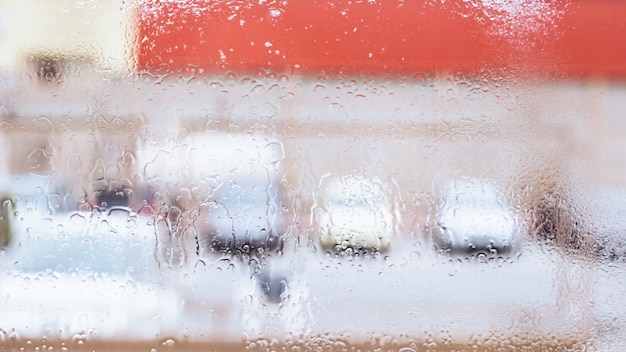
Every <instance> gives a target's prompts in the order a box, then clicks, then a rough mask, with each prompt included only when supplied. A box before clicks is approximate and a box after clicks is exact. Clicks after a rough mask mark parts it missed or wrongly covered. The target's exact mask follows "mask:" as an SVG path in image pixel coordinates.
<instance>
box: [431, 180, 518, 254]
mask: <svg viewBox="0 0 626 352" xmlns="http://www.w3.org/2000/svg"><path fill="white" fill-rule="evenodd" d="M430 216H431V219H430V220H429V224H430V226H429V228H430V232H431V236H432V241H433V244H434V246H435V248H436V249H437V250H438V251H441V252H449V253H451V254H459V255H477V254H481V253H482V254H483V255H486V256H500V255H509V254H512V253H515V252H517V251H519V250H520V247H521V242H522V236H523V233H524V231H522V228H523V226H522V222H521V221H520V218H519V216H518V215H517V213H516V212H515V210H514V209H513V207H512V206H511V204H510V202H509V201H508V199H507V197H506V194H505V192H504V189H503V188H502V187H500V186H499V185H498V184H497V183H495V182H494V181H490V180H485V179H458V180H455V181H453V182H451V183H449V184H448V185H447V186H446V187H444V188H443V190H442V192H441V194H440V196H439V197H438V198H437V202H436V204H434V205H433V206H432V208H431V215H430Z"/></svg>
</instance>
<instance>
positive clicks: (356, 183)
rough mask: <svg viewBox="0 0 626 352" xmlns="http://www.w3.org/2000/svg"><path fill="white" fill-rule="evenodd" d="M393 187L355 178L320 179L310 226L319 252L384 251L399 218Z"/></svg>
mask: <svg viewBox="0 0 626 352" xmlns="http://www.w3.org/2000/svg"><path fill="white" fill-rule="evenodd" d="M396 203H397V192H396V187H395V184H393V183H392V182H383V181H382V180H380V179H378V178H366V177H363V176H359V175H335V174H331V175H326V176H324V177H323V178H322V179H321V182H320V186H319V188H318V191H317V194H316V204H315V206H314V208H313V210H312V212H311V214H312V217H313V219H312V223H313V224H314V228H315V229H316V230H317V233H318V234H319V239H320V243H321V246H322V248H324V249H325V250H335V251H339V252H342V251H346V250H350V251H356V252H362V251H365V252H367V251H378V252H384V251H387V250H388V249H389V248H390V246H391V242H392V239H393V238H394V236H395V234H396V232H397V227H398V224H399V223H400V214H399V212H398V206H397V204H396Z"/></svg>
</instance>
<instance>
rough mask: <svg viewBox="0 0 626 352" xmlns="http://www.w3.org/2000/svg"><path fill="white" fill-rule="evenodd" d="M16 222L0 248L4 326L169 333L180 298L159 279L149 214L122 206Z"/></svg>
mask: <svg viewBox="0 0 626 352" xmlns="http://www.w3.org/2000/svg"><path fill="white" fill-rule="evenodd" d="M31 215H32V214H31ZM17 220H18V221H17V224H13V225H12V226H13V227H14V236H12V238H11V240H10V242H9V243H8V245H7V246H6V247H5V248H4V250H2V251H0V253H1V254H0V312H2V314H0V328H2V329H3V330H4V331H5V332H10V331H13V332H15V333H16V334H17V335H18V336H21V337H24V338H40V337H41V336H47V337H51V338H52V337H54V338H60V339H70V340H71V339H74V340H76V339H78V340H100V339H109V340H110V339H118V340H133V341H135V340H154V339H155V338H159V337H165V336H170V335H169V334H173V333H175V332H176V330H175V324H176V321H177V319H179V312H178V310H179V299H178V298H177V295H176V293H175V292H174V291H173V290H171V289H170V288H167V287H168V285H164V284H163V283H162V282H161V281H160V278H159V275H160V273H159V268H158V263H157V261H156V259H155V244H156V239H155V234H154V226H153V225H150V223H149V220H147V219H144V218H141V217H139V216H137V215H136V214H132V213H129V212H127V211H124V210H120V211H119V212H118V211H115V210H114V211H112V212H107V213H81V212H74V213H67V214H61V215H58V216H55V217H40V218H38V219H37V218H30V219H25V218H24V219H17Z"/></svg>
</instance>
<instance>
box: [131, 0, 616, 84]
mask: <svg viewBox="0 0 626 352" xmlns="http://www.w3.org/2000/svg"><path fill="white" fill-rule="evenodd" d="M473 2H474V3H477V4H479V6H478V7H473V6H471V5H470V4H471V3H472V2H464V1H461V0H448V1H443V0H404V1H402V0H384V1H383V0H376V1H372V0H370V1H369V2H368V1H367V0H363V1H359V0H351V1H346V0H337V1H322V0H319V1H318V0H281V1H275V0H267V1H263V0H259V1H255V2H254V3H253V2H251V1H248V0H232V1H223V0H213V1H209V0H192V1H184V2H160V1H147V2H144V3H143V4H142V5H141V6H142V7H141V8H140V9H139V11H140V15H139V21H140V23H139V31H140V35H139V43H140V44H139V48H138V65H139V70H140V71H143V72H145V71H148V72H174V71H181V70H182V71H187V70H196V71H198V70H202V71H203V72H224V71H237V72H240V71H250V70H256V69H260V68H261V69H269V70H273V71H277V72H301V73H307V72H311V73H318V72H320V71H326V72H334V73H339V72H345V73H380V72H389V73H408V72H415V71H437V70H451V71H454V72H463V73H481V72H485V70H487V71H489V72H499V71H500V70H506V72H509V73H513V74H515V73H520V74H533V75H541V76H557V77H571V76H608V77H611V78H626V1H611V0H597V1H593V0H571V1H569V2H568V1H545V3H550V5H545V4H536V3H539V1H525V3H535V4H534V5H533V4H526V5H524V6H525V7H523V8H522V10H520V11H510V12H507V11H505V10H502V9H499V10H498V9H495V8H494V9H490V8H488V7H484V6H482V5H480V4H482V2H481V1H478V0H477V1H473ZM492 2H495V1H492ZM555 4H557V5H555ZM520 6H521V5H520Z"/></svg>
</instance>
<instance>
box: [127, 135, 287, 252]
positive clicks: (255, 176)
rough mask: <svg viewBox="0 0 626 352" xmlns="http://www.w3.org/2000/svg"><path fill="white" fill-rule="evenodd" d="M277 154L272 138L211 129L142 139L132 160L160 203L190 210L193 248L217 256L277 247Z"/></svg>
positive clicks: (278, 147)
mask: <svg viewBox="0 0 626 352" xmlns="http://www.w3.org/2000/svg"><path fill="white" fill-rule="evenodd" d="M283 157H284V151H283V149H282V144H281V142H280V141H279V140H277V139H275V138H272V137H269V136H264V135H244V134H242V135H230V134H226V133H220V132H215V133H198V134H196V135H191V136H189V137H188V138H187V139H185V140H184V141H172V143H171V144H163V145H161V144H159V143H156V142H155V143H146V144H145V145H143V146H142V147H141V148H140V149H139V152H138V159H139V163H138V164H139V165H141V167H142V170H141V172H142V173H143V174H144V176H145V182H146V184H147V185H148V186H149V187H150V188H151V189H152V190H154V191H155V192H158V194H161V195H167V197H169V199H165V200H164V202H165V203H169V205H171V206H172V207H176V208H177V209H180V214H182V215H181V216H186V215H187V214H193V215H190V216H189V220H190V221H191V222H193V227H194V229H195V231H196V233H197V236H198V243H197V246H198V251H199V252H203V253H205V252H208V253H209V254H217V255H222V254H225V253H231V254H240V253H253V252H256V251H266V250H274V249H277V248H279V247H280V246H281V241H280V232H281V226H282V223H283V221H282V212H281V209H282V207H281V206H280V202H281V201H282V198H281V185H280V182H281V181H282V177H283V175H282V173H281V171H282V170H281V167H282V163H281V160H282V158H283ZM183 220H185V219H183Z"/></svg>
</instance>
